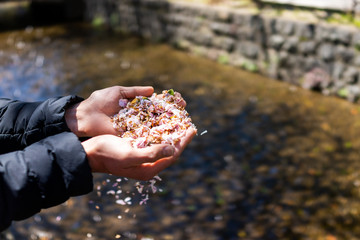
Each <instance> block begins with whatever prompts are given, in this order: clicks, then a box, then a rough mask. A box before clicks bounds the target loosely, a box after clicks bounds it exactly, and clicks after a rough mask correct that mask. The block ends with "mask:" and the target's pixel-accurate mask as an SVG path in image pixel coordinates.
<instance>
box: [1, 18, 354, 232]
mask: <svg viewBox="0 0 360 240" xmlns="http://www.w3.org/2000/svg"><path fill="white" fill-rule="evenodd" d="M78 27H79V26H78ZM78 27H76V26H69V25H67V26H58V27H53V28H49V29H44V30H39V29H32V31H31V33H30V30H27V31H28V32H29V33H27V32H26V31H21V32H12V33H11V32H10V33H5V34H1V35H0V45H1V46H2V48H1V49H3V50H2V53H1V54H2V55H1V56H2V57H1V61H3V62H2V63H4V64H1V65H2V69H1V70H2V71H1V73H0V74H1V76H2V77H1V79H2V80H1V81H4V82H5V83H4V84H1V89H2V90H1V91H2V92H1V93H4V94H5V95H6V94H10V95H7V96H9V97H14V96H15V97H16V94H15V95H14V92H16V91H19V92H20V93H21V95H20V98H21V99H27V98H28V97H29V98H32V99H42V98H45V97H47V96H51V95H53V94H67V93H78V94H80V95H82V96H84V97H86V96H87V95H88V94H90V93H91V92H92V91H93V90H95V89H98V88H103V87H107V86H111V85H114V84H119V85H153V86H155V88H156V91H157V92H159V91H161V90H163V89H169V88H174V89H175V90H177V91H179V92H181V93H182V94H183V96H184V98H185V99H186V100H187V102H188V105H187V108H188V111H189V112H190V114H191V115H192V118H193V121H194V122H195V123H196V125H197V126H198V128H199V133H201V132H202V131H205V130H206V131H207V133H206V134H204V135H202V136H198V137H196V138H195V139H194V141H193V142H192V143H191V145H190V146H189V148H188V149H187V150H186V151H185V152H184V154H183V156H182V158H181V159H180V160H179V162H178V163H177V164H176V165H174V166H172V167H170V168H169V169H167V170H166V171H164V172H163V173H162V174H161V175H160V176H161V178H162V179H163V181H162V182H160V183H159V185H158V187H160V188H161V189H163V191H162V192H158V193H156V194H154V195H152V196H150V199H149V201H148V204H147V205H140V204H137V203H138V202H139V201H140V200H141V199H137V196H135V195H132V191H134V190H136V189H134V182H132V181H129V182H122V183H121V190H122V191H123V193H127V194H130V195H131V196H132V199H131V200H132V202H133V203H136V204H132V205H128V204H124V205H119V204H116V199H114V196H113V194H108V193H109V191H111V190H113V188H112V186H113V185H112V184H113V183H114V182H116V179H117V178H115V177H113V176H107V175H101V174H97V175H95V179H96V180H95V190H94V192H92V193H91V194H89V195H87V196H83V197H78V198H73V199H71V200H69V201H68V202H66V203H65V204H63V205H61V206H58V207H55V208H51V209H48V210H46V211H43V213H41V214H39V215H36V216H35V217H33V218H30V219H28V220H26V221H22V222H19V223H16V224H14V225H13V227H12V228H11V231H10V232H11V233H12V234H13V235H14V236H15V237H16V239H30V238H32V239H33V238H35V239H36V238H41V239H117V238H120V239H318V238H319V239H324V238H325V239H350V238H354V239H356V238H358V237H359V236H360V229H359V227H358V226H357V222H359V220H360V219H359V214H358V213H359V210H360V205H359V198H360V195H359V194H360V192H359V188H358V187H359V186H360V176H359V174H358V169H359V168H360V161H359V152H358V151H357V149H358V148H359V146H360V140H359V138H358V134H357V133H358V132H359V130H360V115H359V111H360V109H359V107H358V106H355V105H352V104H350V103H347V102H344V101H342V100H339V99H334V98H331V97H323V96H320V95H318V94H314V93H310V92H308V91H303V90H301V89H298V88H297V87H294V86H289V85H287V84H284V83H280V82H277V81H273V80H270V79H266V78H263V77H260V76H258V75H254V74H249V73H245V72H242V71H239V70H237V69H234V68H231V67H228V66H221V65H218V64H216V63H214V62H210V61H207V60H204V59H200V58H197V57H196V56H192V55H188V54H186V53H181V52H177V51H175V50H173V49H171V48H169V47H168V46H164V45H157V44H149V43H147V42H145V41H143V40H140V39H135V38H126V37H123V36H113V35H110V36H107V37H106V38H105V37H104V36H105V35H104V34H105V33H104V32H101V33H99V32H92V31H87V30H86V28H85V29H84V28H82V27H81V28H78ZM37 32H42V35H41V37H37V35H36V33H37ZM39 36H40V35H39ZM9 38H13V39H14V41H10V40H8V39H9ZM44 39H47V40H44ZM12 56H15V57H12ZM16 56H17V57H16ZM40 56H43V58H42V57H40ZM39 57H40V58H39ZM3 79H5V80H3ZM8 89H9V90H8ZM18 96H19V95H18ZM109 183H111V184H109ZM114 191H115V190H114ZM123 196H124V197H122V199H125V195H123Z"/></svg>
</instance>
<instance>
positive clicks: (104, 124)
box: [65, 86, 154, 137]
mask: <svg viewBox="0 0 360 240" xmlns="http://www.w3.org/2000/svg"><path fill="white" fill-rule="evenodd" d="M153 92H154V89H153V87H140V86H135V87H121V86H114V87H109V88H105V89H102V90H98V91H95V92H93V93H92V94H91V95H90V97H89V98H87V99H85V100H84V101H82V102H80V103H78V104H75V105H73V106H72V107H70V108H68V109H67V110H66V112H65V120H66V123H67V125H68V127H69V128H70V130H71V131H72V132H73V133H75V134H76V135H77V136H78V137H93V136H98V135H102V134H113V135H117V134H118V133H117V131H116V130H115V129H114V128H113V126H112V123H111V121H110V118H111V116H113V115H115V114H116V113H118V112H119V110H120V106H119V99H132V98H135V97H136V96H150V95H151V94H152V93H153Z"/></svg>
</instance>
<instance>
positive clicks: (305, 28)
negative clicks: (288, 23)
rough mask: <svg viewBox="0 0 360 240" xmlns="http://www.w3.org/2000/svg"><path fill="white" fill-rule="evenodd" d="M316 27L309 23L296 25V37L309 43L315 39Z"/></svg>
mask: <svg viewBox="0 0 360 240" xmlns="http://www.w3.org/2000/svg"><path fill="white" fill-rule="evenodd" d="M315 28H316V27H315V25H314V24H308V23H301V22H300V23H296V24H295V35H296V36H298V37H299V39H300V41H307V40H310V39H312V38H313V37H314V34H315Z"/></svg>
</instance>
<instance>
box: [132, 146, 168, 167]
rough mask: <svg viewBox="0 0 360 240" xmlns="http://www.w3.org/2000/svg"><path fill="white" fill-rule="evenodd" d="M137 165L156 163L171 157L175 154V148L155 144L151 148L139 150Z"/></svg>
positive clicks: (135, 161)
mask: <svg viewBox="0 0 360 240" xmlns="http://www.w3.org/2000/svg"><path fill="white" fill-rule="evenodd" d="M137 150H138V151H137V157H136V160H133V161H134V163H136V164H139V165H140V164H143V163H151V162H156V161H157V160H159V159H162V158H166V157H171V156H173V155H174V153H175V148H174V147H173V146H171V145H168V144H153V145H151V146H149V147H145V148H138V149H137Z"/></svg>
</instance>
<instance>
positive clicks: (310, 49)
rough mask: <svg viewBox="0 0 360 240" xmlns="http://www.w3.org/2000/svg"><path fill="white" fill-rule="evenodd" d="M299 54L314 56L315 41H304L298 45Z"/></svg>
mask: <svg viewBox="0 0 360 240" xmlns="http://www.w3.org/2000/svg"><path fill="white" fill-rule="evenodd" d="M298 50H299V53H302V54H305V55H310V54H314V53H315V50H316V42H315V41H305V42H300V43H299V48H298Z"/></svg>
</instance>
